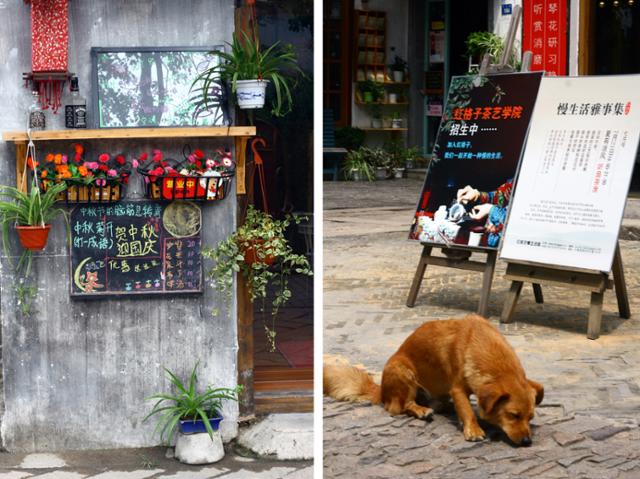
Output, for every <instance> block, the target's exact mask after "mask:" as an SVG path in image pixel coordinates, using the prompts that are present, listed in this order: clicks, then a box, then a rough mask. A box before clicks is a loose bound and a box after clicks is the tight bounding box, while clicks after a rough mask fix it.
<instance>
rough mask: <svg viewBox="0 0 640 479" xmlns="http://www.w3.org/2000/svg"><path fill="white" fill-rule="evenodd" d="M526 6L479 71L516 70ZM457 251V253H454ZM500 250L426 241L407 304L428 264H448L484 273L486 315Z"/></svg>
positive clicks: (538, 294) (538, 295) (481, 309)
mask: <svg viewBox="0 0 640 479" xmlns="http://www.w3.org/2000/svg"><path fill="white" fill-rule="evenodd" d="M521 13H522V8H521V7H520V6H519V5H516V6H514V8H513V14H512V17H511V23H510V24H509V30H508V32H507V36H506V38H505V48H504V50H503V52H502V56H501V58H500V60H499V62H498V63H497V64H491V60H492V58H491V55H490V54H488V53H487V54H485V55H484V57H483V59H482V62H481V64H480V69H479V74H480V75H486V74H488V73H512V72H513V71H514V70H513V68H512V67H510V66H509V64H508V61H509V58H510V56H511V51H512V50H513V44H514V41H515V36H516V31H517V28H518V25H519V23H520V15H521ZM530 64H531V52H525V54H524V56H523V59H522V67H521V70H520V71H522V72H526V71H529V66H530ZM434 247H436V248H440V249H441V250H442V252H443V253H444V254H445V256H446V257H439V256H431V252H432V249H433V248H434ZM472 251H473V252H479V253H485V254H486V255H487V257H486V260H485V262H484V263H482V262H480V261H470V260H469V256H471V252H472ZM453 255H456V257H453ZM496 258H497V250H489V249H486V248H474V247H471V246H463V247H460V246H457V245H453V244H451V245H447V246H439V245H433V244H424V248H423V250H422V255H421V256H420V261H419V262H418V268H417V269H416V272H415V275H414V276H413V282H412V284H411V289H410V290H409V297H408V298H407V306H408V307H410V308H412V307H413V306H414V305H415V302H416V298H417V296H418V291H419V290H420V284H421V283H422V279H423V277H424V273H425V270H426V269H427V265H429V264H431V265H435V266H444V267H448V268H456V269H462V270H466V271H478V272H481V273H482V292H481V293H480V302H479V304H478V314H480V315H481V316H486V315H487V312H488V309H489V295H490V294H491V283H492V281H493V272H494V271H495V268H496ZM533 294H534V296H535V299H536V303H542V302H543V296H542V288H541V287H540V285H539V284H537V283H534V284H533Z"/></svg>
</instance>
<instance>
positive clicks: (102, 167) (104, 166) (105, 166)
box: [98, 164, 109, 173]
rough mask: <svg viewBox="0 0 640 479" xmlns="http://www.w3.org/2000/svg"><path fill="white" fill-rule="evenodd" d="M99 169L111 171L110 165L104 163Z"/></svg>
mask: <svg viewBox="0 0 640 479" xmlns="http://www.w3.org/2000/svg"><path fill="white" fill-rule="evenodd" d="M98 169H99V170H100V171H104V172H105V173H106V172H107V171H109V167H108V166H107V165H104V164H103V165H100V166H98Z"/></svg>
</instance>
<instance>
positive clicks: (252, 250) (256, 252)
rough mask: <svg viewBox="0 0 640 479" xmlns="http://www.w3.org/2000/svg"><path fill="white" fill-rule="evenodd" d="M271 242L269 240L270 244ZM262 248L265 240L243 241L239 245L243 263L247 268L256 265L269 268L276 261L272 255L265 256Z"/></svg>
mask: <svg viewBox="0 0 640 479" xmlns="http://www.w3.org/2000/svg"><path fill="white" fill-rule="evenodd" d="M271 241H272V240H270V242H271ZM264 248H265V240H264V239H262V238H256V239H251V240H245V241H242V242H241V243H240V250H241V251H242V256H243V258H244V262H245V263H246V264H247V265H249V266H252V265H254V264H256V263H260V264H264V265H267V266H271V265H272V264H273V263H274V262H275V261H276V257H275V256H274V255H272V254H265V253H264V252H263V251H262V250H263V249H264Z"/></svg>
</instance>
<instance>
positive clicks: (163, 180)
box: [138, 170, 234, 201]
mask: <svg viewBox="0 0 640 479" xmlns="http://www.w3.org/2000/svg"><path fill="white" fill-rule="evenodd" d="M138 173H140V174H141V175H142V177H143V178H144V189H145V197H146V198H149V199H152V200H157V201H173V200H189V201H216V200H223V199H224V198H225V196H226V195H227V193H228V192H229V191H230V188H231V181H232V180H233V177H234V172H221V173H220V176H184V175H179V176H156V175H150V174H149V173H148V172H147V171H143V170H138ZM152 177H153V181H152Z"/></svg>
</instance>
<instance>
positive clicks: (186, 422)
mask: <svg viewBox="0 0 640 479" xmlns="http://www.w3.org/2000/svg"><path fill="white" fill-rule="evenodd" d="M222 419H224V418H223V417H222V415H221V414H219V413H218V414H217V415H216V416H215V417H210V418H209V424H210V425H211V429H213V430H214V431H217V430H218V428H219V427H220V421H222ZM180 432H181V433H182V434H198V433H200V432H207V428H206V427H205V425H204V421H203V420H202V419H196V420H195V421H194V420H192V419H180Z"/></svg>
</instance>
